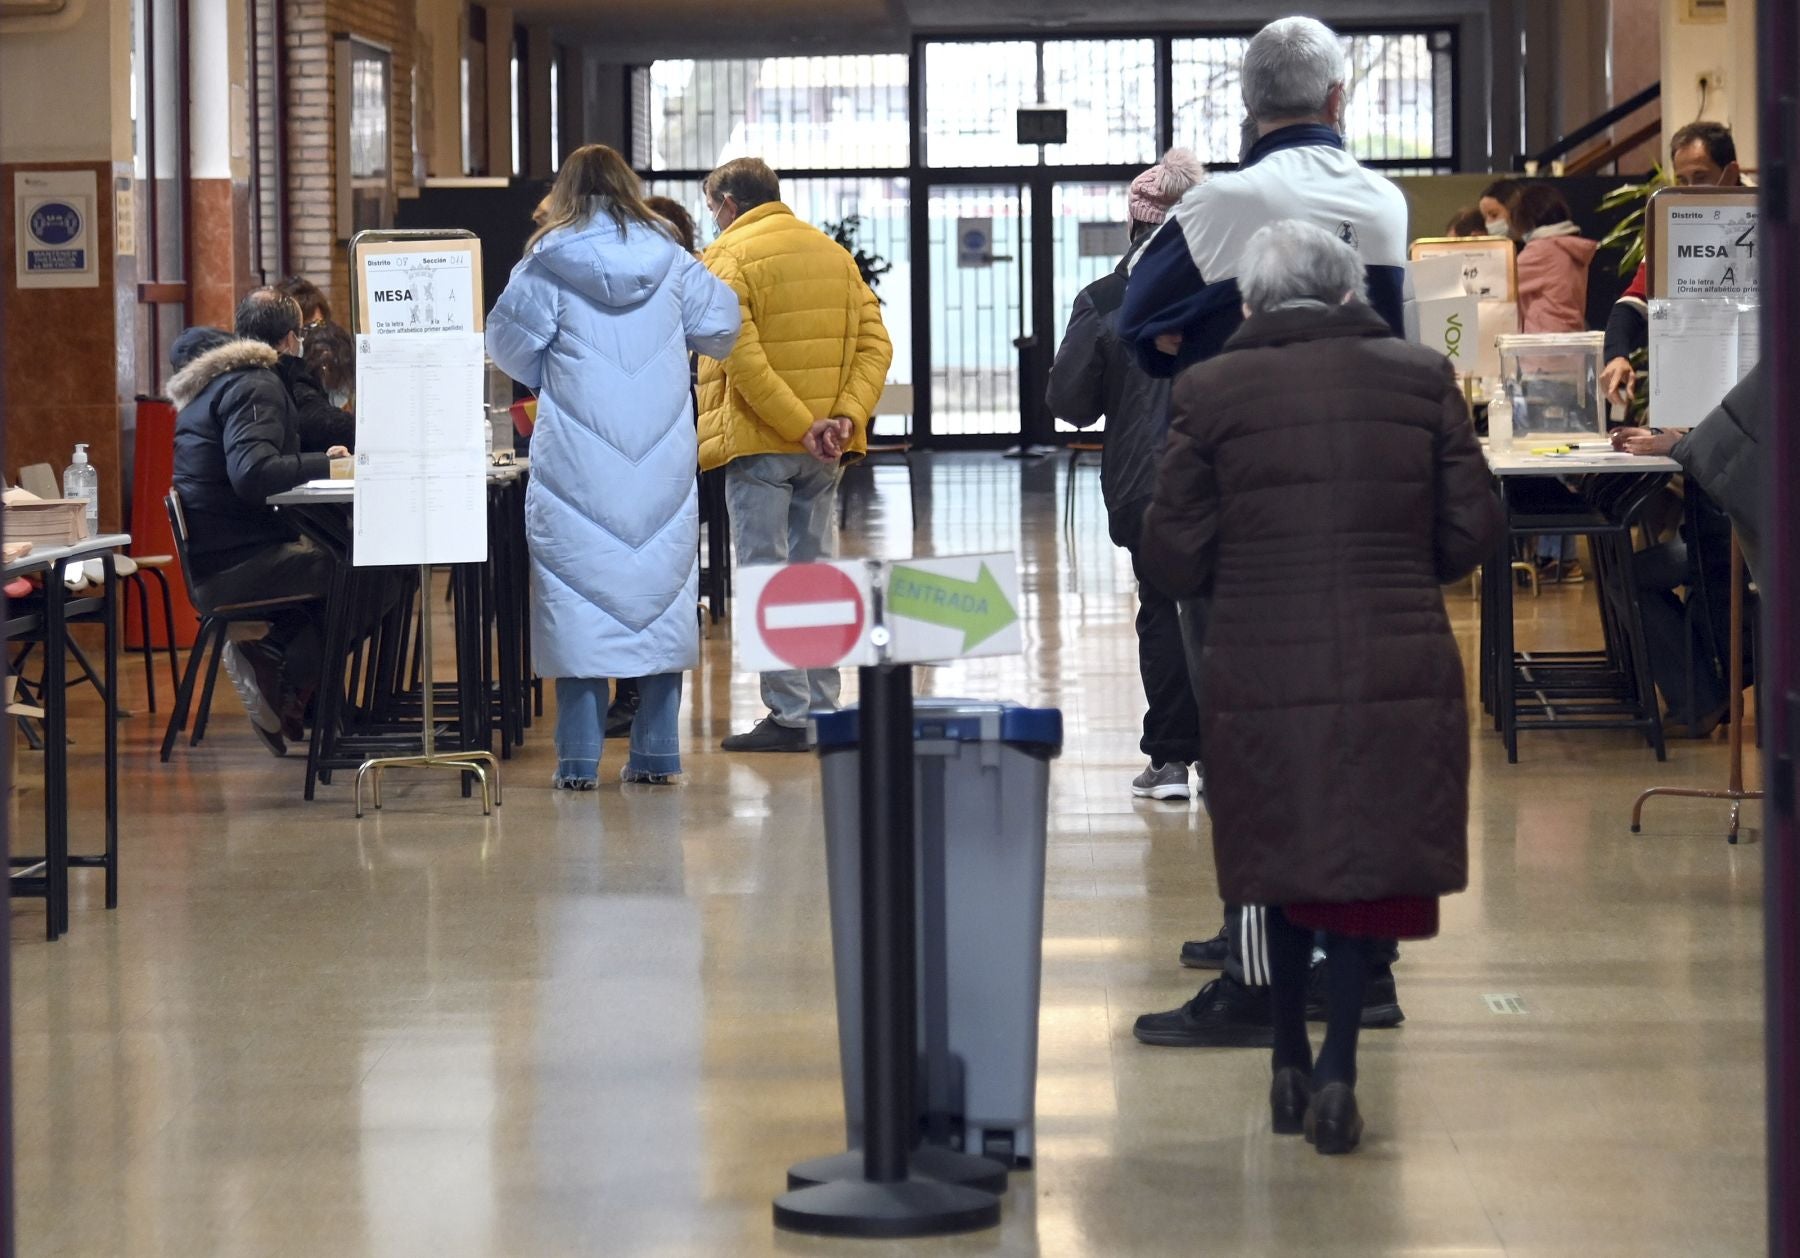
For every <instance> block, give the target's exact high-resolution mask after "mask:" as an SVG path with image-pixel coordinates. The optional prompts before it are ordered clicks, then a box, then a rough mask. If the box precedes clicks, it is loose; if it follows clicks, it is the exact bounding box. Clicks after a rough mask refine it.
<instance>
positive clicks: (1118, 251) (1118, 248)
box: [1075, 223, 1131, 258]
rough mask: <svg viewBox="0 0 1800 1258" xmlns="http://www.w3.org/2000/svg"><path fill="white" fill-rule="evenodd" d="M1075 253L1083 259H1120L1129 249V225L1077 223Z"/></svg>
mask: <svg viewBox="0 0 1800 1258" xmlns="http://www.w3.org/2000/svg"><path fill="white" fill-rule="evenodd" d="M1075 242H1076V251H1077V252H1078V253H1079V254H1080V255H1081V256H1082V257H1084V258H1120V257H1123V256H1125V251H1126V250H1127V249H1129V248H1131V225H1130V224H1129V223H1077V224H1076V225H1075Z"/></svg>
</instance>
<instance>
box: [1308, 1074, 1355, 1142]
mask: <svg viewBox="0 0 1800 1258" xmlns="http://www.w3.org/2000/svg"><path fill="white" fill-rule="evenodd" d="M1362 1133H1363V1120H1362V1114H1361V1113H1360V1112H1359V1111H1358V1110H1357V1108H1356V1092H1355V1091H1354V1090H1353V1089H1352V1088H1351V1087H1350V1085H1349V1084H1347V1083H1328V1084H1326V1085H1325V1086H1324V1087H1322V1088H1320V1089H1319V1090H1318V1091H1317V1092H1316V1093H1314V1094H1313V1099H1312V1104H1311V1105H1310V1106H1308V1107H1307V1110H1306V1143H1308V1144H1310V1145H1312V1146H1313V1147H1315V1148H1316V1149H1318V1151H1319V1152H1320V1153H1327V1154H1338V1153H1348V1152H1350V1151H1351V1150H1352V1149H1354V1148H1356V1146H1357V1145H1358V1144H1359V1143H1360V1142H1361V1141H1362Z"/></svg>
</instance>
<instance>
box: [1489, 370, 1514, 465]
mask: <svg viewBox="0 0 1800 1258" xmlns="http://www.w3.org/2000/svg"><path fill="white" fill-rule="evenodd" d="M1512 441H1513V430H1512V395H1511V394H1510V393H1508V392H1507V390H1506V381H1504V380H1495V381H1494V383H1493V388H1492V389H1491V390H1490V391H1489V392H1488V446H1489V448H1490V449H1494V450H1510V449H1512Z"/></svg>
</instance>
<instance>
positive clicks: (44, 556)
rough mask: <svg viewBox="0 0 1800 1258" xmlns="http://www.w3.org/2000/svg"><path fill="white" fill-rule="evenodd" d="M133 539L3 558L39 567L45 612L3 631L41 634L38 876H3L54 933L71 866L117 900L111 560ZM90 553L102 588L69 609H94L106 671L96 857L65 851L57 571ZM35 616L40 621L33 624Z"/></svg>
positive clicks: (61, 926)
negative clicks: (38, 900) (88, 872)
mask: <svg viewBox="0 0 1800 1258" xmlns="http://www.w3.org/2000/svg"><path fill="white" fill-rule="evenodd" d="M129 545H131V534H129V533H102V534H100V535H98V536H95V537H89V538H85V539H83V540H82V541H79V542H73V543H71V544H69V545H66V546H40V547H35V548H33V550H32V551H31V553H30V554H27V555H21V556H20V557H19V558H17V559H14V560H12V561H11V562H10V563H8V564H6V567H5V573H6V576H7V577H9V578H11V577H17V576H25V575H28V574H30V573H36V572H42V573H44V574H45V577H44V610H43V615H42V618H41V621H39V618H37V617H31V616H25V617H20V618H18V619H16V620H9V621H8V622H7V625H6V632H7V637H8V638H11V637H12V636H13V635H14V634H28V633H30V632H31V631H33V630H36V631H38V632H39V633H41V635H42V638H43V644H44V693H43V707H44V855H43V858H42V862H41V863H42V865H43V874H42V875H41V876H34V875H27V876H18V877H13V878H11V879H9V888H8V889H9V890H10V892H11V893H12V894H13V895H30V896H36V895H40V894H41V895H42V896H43V897H44V905H45V917H46V919H47V923H46V927H45V931H46V934H47V935H48V936H49V938H51V939H56V938H58V937H59V936H60V935H62V934H63V933H64V932H65V931H67V930H68V929H69V869H70V868H71V867H75V868H81V869H103V870H105V871H106V907H107V908H109V909H111V908H117V907H118V904H119V722H118V720H117V717H116V715H115V710H116V708H117V703H116V701H115V692H116V688H117V685H118V674H119V626H118V584H119V580H118V572H117V569H116V567H115V565H114V563H113V559H114V557H115V556H116V555H117V554H118V552H120V551H122V550H124V549H125V548H126V547H127V546H129ZM88 559H99V560H101V561H102V580H101V583H100V586H101V592H100V595H99V597H98V598H94V597H92V596H88V597H84V598H81V599H79V600H78V601H77V602H76V603H75V605H74V608H73V610H74V611H76V612H78V613H79V612H83V611H87V610H90V609H92V608H93V607H97V608H98V609H99V611H100V620H101V625H102V628H103V631H104V634H105V639H106V654H105V665H104V668H103V673H104V676H103V677H102V679H101V686H100V689H101V699H102V700H103V701H104V705H105V706H104V709H103V711H104V716H103V718H102V721H101V724H102V726H103V727H104V731H105V734H104V737H105V743H106V751H105V777H106V850H105V852H104V854H102V855H100V856H87V855H82V856H71V855H69V733H68V731H69V724H68V702H67V695H66V694H65V690H66V688H67V685H68V678H67V665H66V660H65V657H66V655H67V653H68V616H69V612H70V610H71V607H70V603H69V588H68V586H67V585H66V584H64V580H63V573H64V572H65V571H66V570H67V568H68V566H69V565H70V564H72V563H80V562H83V561H86V560H88ZM34 621H36V622H38V623H33V622H34ZM14 860H15V861H16V862H22V863H24V864H26V865H32V866H34V865H36V864H37V863H39V862H38V861H37V859H36V858H33V857H15V858H14Z"/></svg>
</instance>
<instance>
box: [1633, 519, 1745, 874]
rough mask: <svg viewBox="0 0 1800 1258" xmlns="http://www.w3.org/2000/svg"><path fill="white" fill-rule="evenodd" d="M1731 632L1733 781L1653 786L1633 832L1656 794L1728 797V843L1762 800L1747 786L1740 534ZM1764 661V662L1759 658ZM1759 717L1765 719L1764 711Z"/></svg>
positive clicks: (1640, 800) (1639, 805)
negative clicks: (1749, 807) (1748, 804)
mask: <svg viewBox="0 0 1800 1258" xmlns="http://www.w3.org/2000/svg"><path fill="white" fill-rule="evenodd" d="M1730 625H1731V627H1730V629H1729V630H1728V631H1727V632H1728V636H1729V637H1730V639H1731V643H1730V649H1731V662H1730V664H1729V665H1728V666H1727V669H1726V675H1727V676H1728V677H1729V678H1730V686H1731V695H1730V697H1729V699H1728V700H1727V701H1728V702H1729V703H1730V705H1731V709H1730V711H1731V715H1730V718H1729V719H1730V721H1731V781H1730V783H1729V784H1728V785H1727V786H1726V788H1725V789H1724V790H1722V791H1706V790H1700V789H1698V788H1696V787H1691V786H1653V787H1651V788H1650V789H1649V790H1647V791H1645V792H1644V793H1643V794H1642V795H1639V796H1638V797H1637V802H1636V803H1635V804H1633V805H1632V806H1631V832H1632V833H1633V834H1637V833H1639V827H1640V825H1641V824H1642V822H1643V819H1644V805H1645V804H1646V803H1647V802H1649V800H1650V799H1651V798H1652V797H1653V796H1657V795H1673V796H1678V797H1680V798H1684V799H1728V800H1730V801H1731V828H1730V829H1729V830H1728V831H1726V833H1725V841H1726V842H1727V843H1736V842H1737V841H1738V817H1739V814H1740V813H1742V812H1743V808H1744V801H1745V800H1747V799H1761V798H1762V797H1763V793H1762V792H1761V791H1747V790H1745V789H1744V552H1743V551H1742V550H1740V549H1739V548H1738V539H1737V534H1736V533H1733V534H1732V535H1731V621H1730ZM1758 662H1759V663H1760V661H1758ZM1757 717H1758V719H1759V720H1760V719H1761V711H1760V709H1759V710H1758V713H1757Z"/></svg>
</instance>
